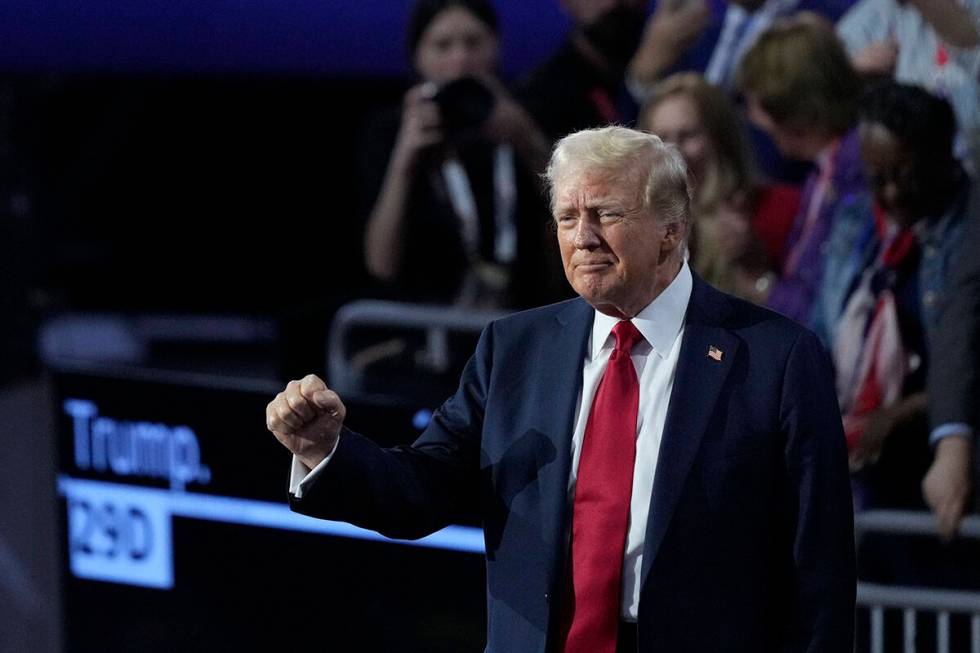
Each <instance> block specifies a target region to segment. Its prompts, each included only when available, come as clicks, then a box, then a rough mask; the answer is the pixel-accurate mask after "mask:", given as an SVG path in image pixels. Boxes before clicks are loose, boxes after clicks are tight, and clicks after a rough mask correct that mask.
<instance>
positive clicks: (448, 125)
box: [433, 77, 497, 141]
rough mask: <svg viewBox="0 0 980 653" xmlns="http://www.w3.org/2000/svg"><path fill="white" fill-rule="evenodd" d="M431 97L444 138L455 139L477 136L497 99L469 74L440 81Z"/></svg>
mask: <svg viewBox="0 0 980 653" xmlns="http://www.w3.org/2000/svg"><path fill="white" fill-rule="evenodd" d="M433 100H434V101H435V103H436V104H437V105H438V106H439V113H440V115H441V117H442V127H443V131H444V133H445V135H446V138H447V139H449V140H455V141H459V140H465V139H468V138H471V137H473V136H476V135H478V132H479V130H480V128H481V127H482V126H483V123H485V122H486V121H487V118H489V117H490V114H491V113H493V108H494V104H496V101H497V100H496V98H495V97H494V95H493V92H492V91H491V90H490V89H488V88H487V87H486V86H485V85H484V84H482V83H481V82H480V81H478V80H477V79H475V78H473V77H461V78H459V79H455V80H453V81H451V82H448V83H446V84H444V85H443V86H442V87H440V88H439V90H438V91H436V94H435V96H434V97H433Z"/></svg>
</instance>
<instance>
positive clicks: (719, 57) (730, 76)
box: [628, 0, 851, 99]
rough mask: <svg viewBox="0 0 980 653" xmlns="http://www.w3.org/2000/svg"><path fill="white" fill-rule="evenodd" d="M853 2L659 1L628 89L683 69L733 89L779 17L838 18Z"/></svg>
mask: <svg viewBox="0 0 980 653" xmlns="http://www.w3.org/2000/svg"><path fill="white" fill-rule="evenodd" d="M850 4H851V0H729V1H727V2H722V3H721V5H722V6H723V7H724V12H723V13H722V14H718V15H716V14H714V13H713V12H712V8H713V5H712V3H710V2H709V1H708V0H664V1H662V2H658V3H657V9H656V11H655V12H654V14H653V17H652V19H651V20H650V21H649V23H648V24H647V27H646V29H645V31H644V33H643V40H642V41H641V43H640V47H639V48H638V49H637V51H636V55H635V56H634V57H633V59H632V60H631V61H630V65H629V75H628V81H629V85H630V91H631V92H632V93H633V94H634V95H635V96H636V97H637V98H641V99H642V98H645V97H647V96H648V95H649V94H650V92H652V90H653V85H654V84H655V83H656V82H657V80H658V79H660V78H661V77H663V76H665V75H666V74H668V73H670V72H672V71H685V70H693V71H697V72H702V73H703V74H704V77H705V79H707V80H708V81H709V82H710V83H711V84H714V85H715V86H719V87H721V88H722V89H724V90H726V91H729V90H731V89H732V86H733V84H734V82H735V72H736V71H737V70H738V67H739V64H740V63H741V61H742V57H743V56H744V55H745V53H746V52H747V51H748V49H749V48H750V47H752V45H753V44H754V43H755V41H756V39H758V38H759V35H761V34H762V33H763V32H765V31H766V30H767V29H768V28H769V27H770V26H771V25H772V24H773V23H774V22H775V21H776V20H778V19H780V18H785V17H788V16H791V15H793V14H795V13H796V12H798V11H814V12H818V13H820V14H821V15H823V16H826V17H827V19H829V20H831V21H834V20H836V19H837V18H839V17H840V16H841V14H843V13H844V11H845V10H846V9H847V8H848V7H849V6H850ZM714 6H717V5H714Z"/></svg>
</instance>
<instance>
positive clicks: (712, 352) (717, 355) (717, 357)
mask: <svg viewBox="0 0 980 653" xmlns="http://www.w3.org/2000/svg"><path fill="white" fill-rule="evenodd" d="M723 354H724V352H723V351H722V350H720V349H718V348H717V347H715V346H714V345H711V346H710V347H708V358H710V359H711V360H713V361H715V362H718V363H720V362H721V357H722V355H723Z"/></svg>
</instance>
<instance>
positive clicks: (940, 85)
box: [837, 0, 980, 173]
mask: <svg viewBox="0 0 980 653" xmlns="http://www.w3.org/2000/svg"><path fill="white" fill-rule="evenodd" d="M837 33H838V34H839V35H840V37H841V39H842V40H843V41H844V44H845V46H846V48H847V51H848V53H849V55H850V57H851V60H852V62H853V63H854V67H855V68H856V69H857V70H858V72H860V73H863V74H866V75H870V76H886V77H894V78H895V80H896V81H899V82H904V83H908V84H917V85H920V86H922V87H924V88H925V89H926V90H928V91H930V92H932V93H933V94H934V95H938V96H940V97H943V98H946V99H947V100H948V101H949V102H950V104H951V105H952V106H953V111H954V112H955V113H956V118H957V120H958V121H959V136H958V140H957V148H956V151H957V155H958V156H959V157H960V159H961V160H962V161H963V162H964V164H965V165H966V166H967V167H968V169H970V171H971V172H974V173H976V172H977V171H978V168H977V157H978V156H980V0H907V1H906V0H860V1H859V2H858V3H857V4H855V5H854V7H853V8H851V10H850V11H849V12H848V13H847V14H846V15H845V16H844V17H843V18H841V21H840V23H838V26H837Z"/></svg>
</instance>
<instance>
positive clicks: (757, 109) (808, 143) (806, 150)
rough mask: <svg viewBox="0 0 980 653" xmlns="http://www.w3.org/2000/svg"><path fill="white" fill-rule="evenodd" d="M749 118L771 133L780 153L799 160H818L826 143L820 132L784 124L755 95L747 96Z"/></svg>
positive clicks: (757, 125)
mask: <svg viewBox="0 0 980 653" xmlns="http://www.w3.org/2000/svg"><path fill="white" fill-rule="evenodd" d="M747 100H748V102H747V105H748V115H749V120H750V121H751V122H752V124H754V125H755V126H756V127H758V128H759V129H761V130H762V131H764V132H766V133H767V134H769V136H770V137H771V138H772V140H773V142H774V143H775V144H776V148H777V149H778V150H779V152H780V154H782V155H783V156H785V157H787V158H789V159H795V160H797V161H816V160H817V155H819V154H820V151H821V150H822V149H823V148H824V146H825V145H826V142H825V141H826V140H827V139H824V138H821V137H820V135H819V134H816V133H813V132H811V131H808V130H805V129H798V128H795V127H790V126H787V125H782V124H779V123H777V122H776V120H775V119H774V118H773V117H772V116H771V115H769V112H768V111H766V110H765V109H763V108H762V104H761V103H760V102H759V101H758V99H756V98H755V97H754V96H752V95H749V96H748V97H747Z"/></svg>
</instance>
